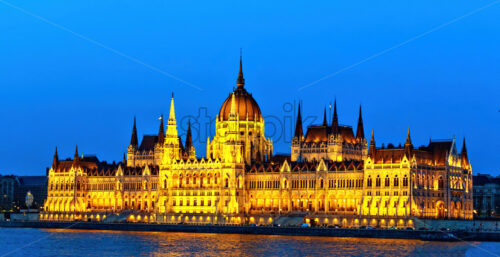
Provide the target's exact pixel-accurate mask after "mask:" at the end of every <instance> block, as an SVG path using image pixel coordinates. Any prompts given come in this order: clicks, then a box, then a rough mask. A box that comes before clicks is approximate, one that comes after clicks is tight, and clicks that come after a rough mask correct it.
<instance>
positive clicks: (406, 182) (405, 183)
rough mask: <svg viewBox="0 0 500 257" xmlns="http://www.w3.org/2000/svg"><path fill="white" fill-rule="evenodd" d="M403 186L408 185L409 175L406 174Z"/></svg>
mask: <svg viewBox="0 0 500 257" xmlns="http://www.w3.org/2000/svg"><path fill="white" fill-rule="evenodd" d="M403 186H404V187H407V186H408V177H407V176H406V175H405V176H404V177H403Z"/></svg>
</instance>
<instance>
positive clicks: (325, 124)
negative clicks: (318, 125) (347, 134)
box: [323, 107, 328, 127]
mask: <svg viewBox="0 0 500 257" xmlns="http://www.w3.org/2000/svg"><path fill="white" fill-rule="evenodd" d="M323 126H325V127H326V126H328V122H327V121H326V107H325V110H324V111H323Z"/></svg>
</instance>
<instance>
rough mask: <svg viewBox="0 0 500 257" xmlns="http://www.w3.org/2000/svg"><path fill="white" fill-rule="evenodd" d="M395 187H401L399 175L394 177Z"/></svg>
mask: <svg viewBox="0 0 500 257" xmlns="http://www.w3.org/2000/svg"><path fill="white" fill-rule="evenodd" d="M394 186H395V187H397V186H399V178H398V175H396V176H394Z"/></svg>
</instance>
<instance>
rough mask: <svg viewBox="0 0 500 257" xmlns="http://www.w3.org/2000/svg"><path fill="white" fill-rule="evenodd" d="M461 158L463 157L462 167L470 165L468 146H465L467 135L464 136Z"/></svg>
mask: <svg viewBox="0 0 500 257" xmlns="http://www.w3.org/2000/svg"><path fill="white" fill-rule="evenodd" d="M461 159H462V168H465V167H467V166H468V165H469V157H468V156H467V147H466V146H465V137H464V142H463V144H462V153H461Z"/></svg>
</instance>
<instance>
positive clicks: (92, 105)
mask: <svg viewBox="0 0 500 257" xmlns="http://www.w3.org/2000/svg"><path fill="white" fill-rule="evenodd" d="M492 3H495V4H492ZM490 4H491V5H490ZM464 15H465V16H464ZM499 16H500V3H498V4H496V2H495V1H485V0H477V1H463V0H455V1H448V0H444V1H430V0H424V1H384V0H383V1H356V0H355V1H314V2H313V4H311V2H306V1H272V2H269V1H262V2H260V1H245V2H239V1H221V2H219V1H217V2H207V1H175V2H174V1H157V0H151V1H130V0H125V1H115V0H109V1H93V0H89V1H69V2H68V1H61V0H56V1H19V0H9V1H4V0H1V1H0V33H1V36H0V92H1V94H0V120H1V123H0V141H1V142H2V143H1V147H0V173H2V174H6V173H7V174H10V173H15V174H22V175H37V174H44V172H45V167H47V166H50V164H51V161H52V155H53V152H54V147H55V146H58V148H59V154H60V157H61V158H66V157H70V156H72V154H73V152H74V148H75V145H76V144H78V146H79V148H80V151H81V153H84V154H97V155H98V157H99V158H100V159H103V160H108V161H112V160H117V161H118V160H120V159H121V158H122V157H121V156H122V154H123V152H124V151H125V150H126V147H127V145H128V143H129V141H130V133H131V128H132V120H133V117H134V115H135V116H137V122H138V130H139V134H140V135H142V134H154V133H156V132H157V130H158V119H157V118H158V116H159V115H160V114H161V113H164V114H167V113H168V108H169V99H170V95H171V92H172V91H174V92H175V100H176V112H177V113H176V114H177V116H178V118H179V119H181V118H182V117H188V116H197V115H198V113H199V111H200V109H199V108H206V109H202V111H203V110H206V111H207V115H209V116H211V117H214V116H215V115H216V114H217V113H218V111H219V108H220V106H221V105H222V102H223V101H224V100H225V98H226V97H227V96H228V94H229V92H230V91H231V90H232V87H233V86H235V80H236V77H237V68H238V58H239V49H240V47H241V48H243V59H244V73H245V79H246V88H247V89H248V90H249V91H250V92H252V93H253V95H254V97H255V99H256V100H257V102H258V103H259V105H260V107H261V110H262V112H263V114H264V115H265V117H267V118H266V120H267V121H269V123H273V124H279V123H277V120H281V123H286V124H288V123H289V122H288V121H289V119H290V112H286V111H284V108H285V109H287V108H288V107H289V106H288V105H287V103H291V104H292V105H294V106H295V105H296V103H297V101H301V102H302V104H303V115H304V116H322V112H323V108H324V107H325V106H327V105H328V104H329V103H330V102H332V101H333V100H334V99H335V98H336V99H337V102H338V108H339V115H340V122H341V123H343V124H347V125H353V126H354V127H355V126H356V120H357V115H358V108H359V105H360V104H362V106H363V115H364V123H365V134H366V135H367V136H368V135H369V134H370V130H371V129H374V131H375V135H376V142H377V144H382V143H385V144H387V143H389V142H392V143H396V144H398V143H400V142H403V141H404V138H405V135H406V130H407V128H408V127H411V131H412V139H413V143H414V144H415V145H422V144H426V143H427V142H428V141H429V137H431V138H433V139H446V138H452V137H453V136H455V137H456V139H457V141H459V146H461V141H462V139H463V137H466V139H467V146H468V152H469V157H470V159H471V162H472V165H473V169H474V172H475V173H478V172H482V173H493V174H500V162H499V161H498V160H499V156H500V154H499V151H498V150H499V149H498V148H499V146H500V143H499V142H500V133H499V132H500V112H499V110H500V100H499V99H500V68H499V67H500V66H499V60H500V51H499V50H500V44H499V43H498V42H500V22H499V20H498V17H499ZM410 39H414V40H410ZM408 40H410V41H409V42H407V41H408ZM402 42H407V43H405V44H402V45H400V43H402ZM394 46H399V47H396V48H392V47H394ZM379 53H381V54H380V55H378V54H379ZM373 55H375V56H374V57H373V58H370V57H371V56H373ZM367 58H368V59H367ZM364 60H365V61H364ZM354 64H356V65H354ZM346 67H349V68H348V69H345V68H346ZM339 71H340V72H339ZM332 74H333V76H330V77H328V78H326V79H324V80H321V81H319V82H318V83H315V84H313V85H311V86H309V87H307V88H304V89H302V90H301V88H303V87H304V86H306V85H310V84H311V83H312V82H314V81H317V80H319V79H321V78H324V77H325V76H329V75H332ZM171 75H173V76H175V77H176V78H178V79H174V78H172V76H171ZM182 81H186V82H188V83H183V82H182ZM190 85H194V86H195V87H198V88H200V89H201V90H198V89H196V88H194V87H192V86H190ZM287 110H288V109H287ZM292 113H293V112H292ZM292 116H293V114H292ZM183 121H184V123H183V124H182V126H181V128H180V129H179V131H180V132H181V133H184V128H185V127H186V126H185V122H187V120H186V119H183ZM280 126H282V127H283V126H284V125H280ZM212 129H213V128H212ZM273 129H274V127H272V126H271V127H269V128H267V131H268V132H270V133H271V134H274V133H272V131H273ZM284 129H285V130H286V131H291V129H292V128H290V126H288V125H287V126H284ZM286 133H290V132H286ZM195 134H198V133H196V132H195ZM278 134H279V135H281V134H282V133H278ZM278 134H276V135H275V136H274V137H273V138H274V139H275V152H289V147H290V146H289V143H288V141H289V137H288V136H287V134H285V135H284V136H281V137H279V135H278ZM195 137H196V135H195ZM203 137H205V136H203ZM284 138H286V139H287V140H284ZM204 141H205V140H197V141H196V142H195V146H196V150H197V154H198V156H202V155H204V153H205V144H204V143H203V142H204ZM459 150H460V147H459Z"/></svg>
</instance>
